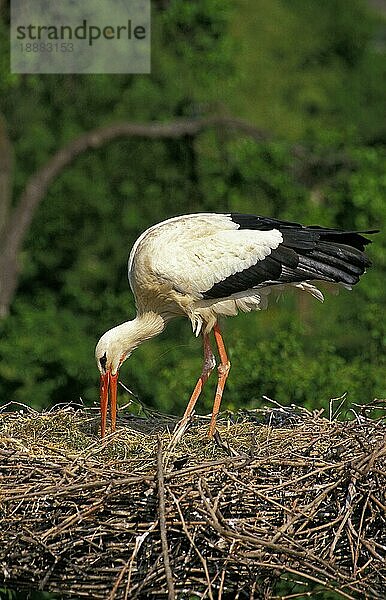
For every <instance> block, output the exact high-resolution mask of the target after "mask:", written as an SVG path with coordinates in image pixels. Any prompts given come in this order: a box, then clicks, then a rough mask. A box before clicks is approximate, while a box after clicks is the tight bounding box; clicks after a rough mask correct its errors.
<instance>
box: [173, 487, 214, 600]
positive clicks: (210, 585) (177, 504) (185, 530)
mask: <svg viewBox="0 0 386 600" xmlns="http://www.w3.org/2000/svg"><path fill="white" fill-rule="evenodd" d="M170 495H171V497H172V498H173V502H174V504H175V506H176V508H177V511H178V514H179V515H180V519H181V525H182V529H183V530H184V533H185V535H186V537H187V538H188V540H189V542H190V544H191V546H192V548H194V550H195V552H196V554H197V556H198V558H199V559H200V561H201V564H202V566H203V568H204V572H205V577H206V580H207V582H208V594H209V598H210V600H213V594H212V584H211V581H210V576H209V571H208V564H207V562H206V560H205V558H204V557H203V555H202V554H201V552H200V551H199V549H198V548H197V545H196V543H195V541H194V539H193V538H192V536H191V534H190V531H189V529H188V527H187V525H186V521H185V519H184V515H183V514H182V510H181V506H180V503H179V501H178V499H177V498H176V496H175V495H174V494H173V492H172V491H170ZM174 524H175V521H174Z"/></svg>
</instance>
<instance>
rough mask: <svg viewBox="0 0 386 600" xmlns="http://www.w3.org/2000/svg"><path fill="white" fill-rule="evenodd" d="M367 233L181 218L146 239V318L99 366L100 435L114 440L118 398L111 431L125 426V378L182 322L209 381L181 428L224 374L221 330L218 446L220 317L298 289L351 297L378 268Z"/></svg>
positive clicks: (139, 268)
mask: <svg viewBox="0 0 386 600" xmlns="http://www.w3.org/2000/svg"><path fill="white" fill-rule="evenodd" d="M363 233H375V232H374V231H363V232H354V231H341V230H337V229H327V228H324V227H318V226H311V227H305V226H303V225H299V224H298V223H290V222H286V221H279V220H276V219H270V218H266V217H258V216H254V215H246V214H237V213H231V214H213V213H197V214H190V215H183V216H178V217H173V218H171V219H168V220H166V221H163V222H162V223H159V224H157V225H154V226H153V227H150V228H149V229H147V230H146V231H145V232H144V233H143V234H142V235H141V236H140V237H139V238H138V239H137V241H136V242H135V244H134V246H133V248H132V250H131V253H130V257H129V265H128V274H129V282H130V286H131V289H132V291H133V294H134V297H135V302H136V307H137V316H136V317H135V319H134V320H132V321H127V322H125V323H122V324H121V325H118V326H117V327H114V328H113V329H110V330H109V331H107V332H106V333H105V334H104V335H103V336H102V337H101V338H100V340H99V342H98V344H97V346H96V350H95V356H96V361H97V365H98V368H99V371H100V374H101V376H100V382H101V383H100V402H101V435H102V437H103V436H104V435H105V431H106V417H107V405H108V396H109V391H110V392H111V430H112V431H114V430H115V426H116V402H117V379H118V371H119V368H120V367H121V365H122V363H123V361H124V360H126V358H128V357H129V356H130V355H131V353H132V351H133V350H135V348H137V347H138V346H139V345H140V344H141V343H142V342H144V341H145V340H148V339H150V338H152V337H154V336H156V335H158V334H159V333H161V331H163V330H164V329H165V327H166V325H167V323H168V322H169V321H170V320H171V319H173V318H174V317H178V316H184V317H188V319H189V320H190V322H191V324H192V328H193V332H194V333H195V334H196V336H198V335H199V334H200V333H201V334H202V336H203V346H204V361H203V367H202V372H201V375H200V377H199V379H198V381H197V383H196V386H195V388H194V390H193V393H192V396H191V398H190V400H189V402H188V405H187V408H186V410H185V413H184V416H183V417H182V421H181V423H182V424H184V423H186V422H187V421H188V420H189V418H190V416H191V415H192V413H193V410H194V406H195V404H196V401H197V398H198V397H199V395H200V392H201V390H202V388H203V386H204V384H205V382H206V381H207V379H208V377H209V375H210V373H211V372H212V370H213V369H214V367H215V365H216V361H215V357H214V354H213V352H212V348H211V345H210V338H209V333H210V332H211V331H212V330H213V333H214V339H215V341H216V344H217V349H218V354H219V358H220V364H219V367H218V382H217V390H216V395H215V399H214V404H213V410H212V419H211V423H210V427H209V437H212V436H213V434H214V431H215V427H216V417H217V415H218V412H219V409H220V403H221V398H222V394H223V390H224V385H225V382H226V379H227V377H228V373H229V368H230V362H229V359H228V356H227V353H226V350H225V346H224V342H223V339H222V335H221V331H220V327H219V324H218V317H219V316H221V315H225V316H231V315H236V314H237V313H238V311H239V310H241V311H244V312H249V311H251V310H260V309H264V308H266V307H267V301H268V295H269V294H270V292H271V291H272V290H273V289H279V290H281V289H283V288H287V287H289V286H290V287H295V288H298V289H300V290H303V291H305V292H308V293H310V294H311V295H312V296H314V297H315V298H317V299H318V300H321V301H323V294H322V293H321V291H320V290H319V289H318V288H316V287H315V285H314V284H313V282H314V281H315V280H316V281H327V282H331V283H337V284H341V285H344V286H345V287H348V288H351V286H352V285H354V284H356V283H357V282H358V281H359V277H360V276H361V275H362V274H363V273H364V272H365V269H366V267H367V266H369V265H370V261H369V260H368V258H367V257H366V255H365V254H364V252H363V250H364V247H365V246H366V244H369V243H370V240H368V239H367V238H365V237H363V235H361V234H363Z"/></svg>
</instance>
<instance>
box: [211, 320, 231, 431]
mask: <svg viewBox="0 0 386 600" xmlns="http://www.w3.org/2000/svg"><path fill="white" fill-rule="evenodd" d="M213 333H214V338H215V340H216V344H217V348H218V353H219V355H220V364H219V366H218V382H217V389H216V395H215V398H214V403H213V410H212V419H211V421H210V426H209V432H208V436H209V437H210V438H211V437H213V435H214V432H215V430H216V419H217V415H218V413H219V411H220V404H221V399H222V395H223V391H224V387H225V382H226V380H227V377H228V374H229V369H230V368H231V363H230V362H229V359H228V356H227V353H226V350H225V346H224V341H223V339H222V335H221V331H220V328H219V326H218V324H217V323H216V325H215V326H214V328H213Z"/></svg>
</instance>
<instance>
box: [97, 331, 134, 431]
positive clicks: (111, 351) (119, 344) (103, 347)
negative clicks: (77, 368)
mask: <svg viewBox="0 0 386 600" xmlns="http://www.w3.org/2000/svg"><path fill="white" fill-rule="evenodd" d="M127 325H128V323H124V324H123V325H118V327H114V329H110V330H109V331H107V332H106V333H105V334H104V335H102V337H101V338H100V340H99V342H98V343H97V346H96V348H95V358H96V362H97V366H98V369H99V372H100V406H101V435H102V437H104V435H105V432H106V420H107V409H108V401H109V394H110V410H111V431H115V425H116V415H117V383H118V374H119V368H120V366H121V364H122V363H123V361H124V360H126V358H128V357H129V356H130V354H131V352H132V350H133V349H134V348H135V347H136V343H135V342H134V340H133V339H132V337H131V336H130V329H129V328H128V327H127ZM124 326H125V327H124Z"/></svg>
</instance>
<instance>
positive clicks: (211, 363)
mask: <svg viewBox="0 0 386 600" xmlns="http://www.w3.org/2000/svg"><path fill="white" fill-rule="evenodd" d="M203 343H204V363H203V365H202V372H201V375H200V377H199V379H198V381H197V383H196V386H195V388H194V390H193V393H192V395H191V397H190V400H189V402H188V406H187V407H186V410H185V412H184V416H183V417H182V421H184V422H185V421H188V419H189V418H190V417H191V415H192V412H193V410H194V407H195V405H196V402H197V400H198V397H199V395H200V394H201V391H202V388H203V387H204V385H205V383H206V382H207V381H208V379H209V375H210V374H211V372H212V371H213V369H214V368H215V366H216V359H215V357H214V354H213V352H212V348H211V345H210V341H209V335H208V334H207V333H204V334H203Z"/></svg>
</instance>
